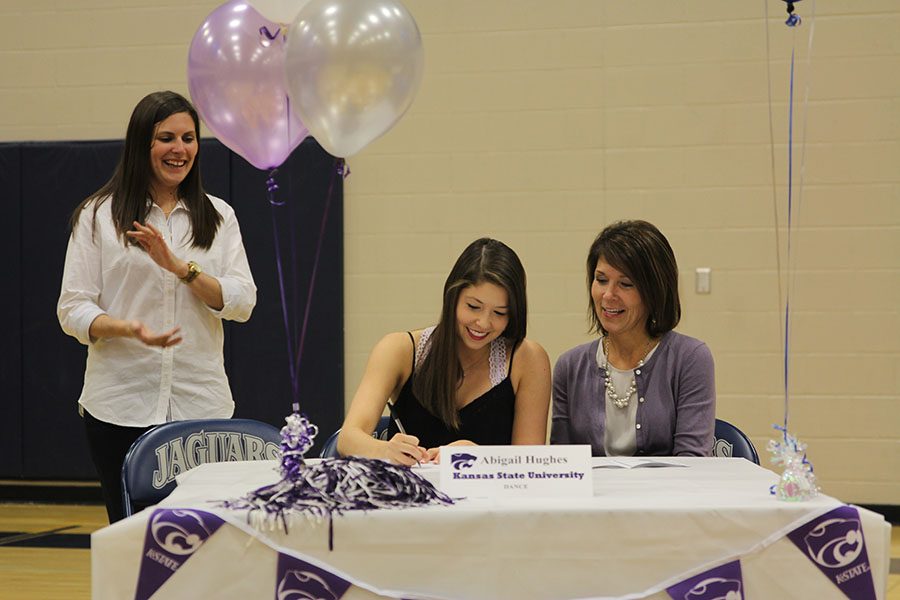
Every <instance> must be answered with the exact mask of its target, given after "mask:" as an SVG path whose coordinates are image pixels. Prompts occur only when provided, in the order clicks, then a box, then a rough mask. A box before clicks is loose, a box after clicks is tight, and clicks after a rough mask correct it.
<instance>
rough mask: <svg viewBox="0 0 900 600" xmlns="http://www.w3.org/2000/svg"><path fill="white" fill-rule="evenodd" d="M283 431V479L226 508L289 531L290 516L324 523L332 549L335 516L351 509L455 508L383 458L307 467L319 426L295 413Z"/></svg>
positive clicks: (226, 503)
mask: <svg viewBox="0 0 900 600" xmlns="http://www.w3.org/2000/svg"><path fill="white" fill-rule="evenodd" d="M286 420H287V425H286V426H285V427H284V428H283V429H282V430H281V435H282V442H281V449H282V458H281V477H282V479H281V481H279V482H278V483H275V484H272V485H268V486H264V487H261V488H259V489H257V490H255V491H253V492H250V493H249V494H247V495H246V496H244V497H242V498H237V499H234V500H226V501H224V502H223V503H222V505H223V506H224V507H225V508H231V509H234V510H246V511H248V516H247V518H248V519H254V518H258V515H259V514H260V513H262V516H263V520H266V521H272V522H278V523H280V524H281V526H282V527H283V528H284V529H285V530H287V525H288V522H289V521H290V520H291V517H292V516H293V515H304V516H307V517H314V518H323V517H324V518H327V519H328V548H329V549H332V548H333V546H334V530H333V518H334V515H335V514H337V515H340V514H343V513H344V512H345V511H351V510H379V509H387V508H390V509H397V508H409V507H413V506H425V505H429V504H453V500H452V499H451V498H450V497H449V496H447V495H446V494H444V493H443V492H441V491H439V490H438V489H436V488H435V487H434V486H433V485H431V483H429V482H428V481H427V480H425V479H423V478H422V477H421V476H419V475H417V474H416V473H414V472H413V471H412V470H411V469H410V468H409V467H405V466H402V465H395V464H392V463H388V462H385V461H382V460H377V459H371V458H361V457H346V458H327V459H324V460H322V461H321V462H318V463H316V464H307V463H306V462H305V461H304V460H303V455H304V454H305V453H306V452H307V451H308V450H309V449H310V448H311V447H312V441H313V438H315V436H316V433H318V428H317V427H316V426H315V425H313V424H311V423H310V422H309V421H308V420H307V419H306V417H304V416H302V415H299V414H298V413H294V414H292V415H290V416H289V417H287V419H286Z"/></svg>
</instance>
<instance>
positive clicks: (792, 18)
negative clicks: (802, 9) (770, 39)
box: [784, 0, 801, 27]
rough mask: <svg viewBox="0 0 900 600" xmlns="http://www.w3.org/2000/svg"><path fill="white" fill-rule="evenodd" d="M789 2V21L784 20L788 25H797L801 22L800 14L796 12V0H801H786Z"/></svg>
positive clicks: (797, 0) (798, 0)
mask: <svg viewBox="0 0 900 600" xmlns="http://www.w3.org/2000/svg"><path fill="white" fill-rule="evenodd" d="M784 1H785V2H786V3H787V14H788V18H787V21H785V22H784V24H785V25H787V26H788V27H796V26H797V25H799V24H800V23H801V19H800V15H795V14H794V2H800V0H784Z"/></svg>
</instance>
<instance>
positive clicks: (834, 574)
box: [787, 506, 875, 600]
mask: <svg viewBox="0 0 900 600" xmlns="http://www.w3.org/2000/svg"><path fill="white" fill-rule="evenodd" d="M787 536H788V538H790V540H791V541H792V542H794V544H795V545H796V546H797V547H798V548H799V549H800V551H801V552H803V553H804V554H805V555H806V557H807V558H808V559H809V560H811V561H812V562H813V563H815V565H816V566H817V567H819V570H820V571H822V572H823V573H824V574H825V576H826V577H828V579H830V580H831V581H832V583H834V584H835V585H836V586H837V587H838V589H840V590H841V591H842V592H843V593H844V595H845V596H847V597H848V598H851V599H852V600H875V583H874V581H873V580H872V570H871V567H870V565H869V554H868V552H866V542H865V538H864V537H863V530H862V521H861V520H860V518H859V512H858V511H857V510H856V509H855V508H853V507H852V506H839V507H838V508H835V509H834V510H832V511H829V512H827V513H825V514H824V515H822V516H821V517H818V518H816V519H813V520H812V521H810V522H808V523H805V524H803V525H801V526H800V527H798V528H797V529H795V530H794V531H792V532H790V533H788V535H787Z"/></svg>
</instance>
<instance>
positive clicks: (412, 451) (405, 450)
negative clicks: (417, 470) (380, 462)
mask: <svg viewBox="0 0 900 600" xmlns="http://www.w3.org/2000/svg"><path fill="white" fill-rule="evenodd" d="M387 405H388V411H390V413H391V420H393V421H394V425H396V426H397V431H399V433H396V434H394V436H393V437H392V438H391V439H390V440H388V442H387V443H388V456H387V459H388V460H390V461H392V462H395V463H398V464H401V465H406V466H408V467H411V466H412V465H413V464H419V465H420V464H422V461H427V460H428V456H427V451H426V450H425V448H423V447H422V446H420V445H419V438H417V437H416V436H414V435H409V434H407V433H406V429H405V428H404V427H403V423H402V422H401V421H400V417H399V416H397V411H396V409H395V408H394V404H393V403H392V402H390V401H388V403H387Z"/></svg>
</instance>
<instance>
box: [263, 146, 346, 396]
mask: <svg viewBox="0 0 900 600" xmlns="http://www.w3.org/2000/svg"><path fill="white" fill-rule="evenodd" d="M277 173H278V170H277V169H272V170H271V171H269V178H268V179H267V180H266V191H267V196H268V200H269V204H270V205H271V207H272V212H271V215H272V235H273V237H274V241H275V267H276V270H277V272H278V290H279V293H280V295H281V316H282V319H283V321H284V333H285V339H286V341H287V350H288V354H287V356H288V373H289V375H290V380H291V408H292V412H294V413H296V412H299V411H300V398H299V396H300V385H299V384H300V382H299V373H300V363H301V360H302V357H303V348H304V344H305V342H306V331H307V327H308V325H309V312H310V307H311V305H312V299H313V293H314V291H315V285H316V275H317V274H318V270H319V259H320V257H321V254H322V245H323V241H324V238H325V225H326V224H327V222H328V213H329V210H330V208H331V199H332V196H333V194H334V184H335V180H336V179H337V177H338V176H339V175H340V176H342V177H344V178H346V176H347V175H348V174H349V169H346V168H345V162H344V159H343V158H337V159H335V165H334V171H333V172H332V175H331V181H330V183H329V186H328V195H327V197H326V200H325V209H324V210H323V212H322V221H321V224H320V226H319V237H318V239H317V240H316V251H315V258H314V259H313V267H312V273H311V274H310V278H309V285H308V286H307V296H306V306H305V308H304V312H303V319H302V321H299V327H300V329H299V332H297V331H296V330H293V331H292V328H291V319H290V317H289V315H288V301H287V292H286V290H285V280H284V266H283V260H282V256H281V239H280V237H279V235H278V218H277V215H276V214H275V209H276V207H281V206H284V205H285V203H284V201H280V200H278V199H277V198H276V196H275V192H277V191H278V183H277V182H276V181H275V175H276V174H277ZM289 231H290V236H291V237H290V241H291V266H292V269H291V273H292V275H293V276H292V283H293V285H292V289H293V291H294V298H296V297H297V296H298V293H297V290H298V283H297V281H296V272H297V269H296V266H297V260H298V259H297V254H296V246H297V244H296V243H295V242H294V230H293V228H290V229H289ZM294 322H295V323H298V320H297V319H296V317H295V319H294Z"/></svg>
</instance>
